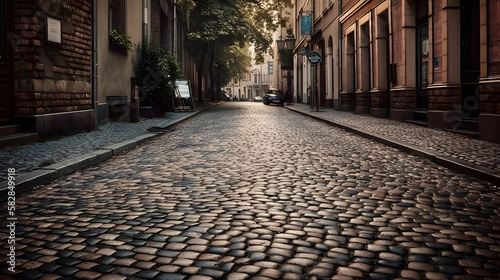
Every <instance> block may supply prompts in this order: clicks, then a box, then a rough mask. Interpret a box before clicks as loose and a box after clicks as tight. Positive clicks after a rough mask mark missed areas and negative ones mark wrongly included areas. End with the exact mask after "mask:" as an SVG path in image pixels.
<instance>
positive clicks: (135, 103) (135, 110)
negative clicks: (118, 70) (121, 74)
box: [130, 77, 139, 122]
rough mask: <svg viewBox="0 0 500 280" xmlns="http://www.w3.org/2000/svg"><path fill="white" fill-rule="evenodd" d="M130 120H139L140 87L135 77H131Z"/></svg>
mask: <svg viewBox="0 0 500 280" xmlns="http://www.w3.org/2000/svg"><path fill="white" fill-rule="evenodd" d="M130 122H139V89H138V88H137V79H136V78H135V77H131V78H130Z"/></svg>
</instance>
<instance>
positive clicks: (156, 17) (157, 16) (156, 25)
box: [150, 0, 163, 43]
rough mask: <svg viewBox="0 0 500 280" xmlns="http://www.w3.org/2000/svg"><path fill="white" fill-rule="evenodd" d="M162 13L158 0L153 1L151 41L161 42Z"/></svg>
mask: <svg viewBox="0 0 500 280" xmlns="http://www.w3.org/2000/svg"><path fill="white" fill-rule="evenodd" d="M161 13H163V11H162V9H161V6H160V2H159V1H158V0H153V1H151V23H150V26H151V41H152V42H156V43H160V42H161Z"/></svg>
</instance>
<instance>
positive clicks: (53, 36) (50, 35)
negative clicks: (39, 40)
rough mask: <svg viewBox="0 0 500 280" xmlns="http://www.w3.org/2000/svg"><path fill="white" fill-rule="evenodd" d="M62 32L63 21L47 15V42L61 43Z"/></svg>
mask: <svg viewBox="0 0 500 280" xmlns="http://www.w3.org/2000/svg"><path fill="white" fill-rule="evenodd" d="M61 34H62V30H61V21H60V20H58V19H56V18H51V17H47V42H49V43H55V44H61V42H62V36H61Z"/></svg>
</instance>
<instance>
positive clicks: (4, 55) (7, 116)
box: [0, 0, 13, 123]
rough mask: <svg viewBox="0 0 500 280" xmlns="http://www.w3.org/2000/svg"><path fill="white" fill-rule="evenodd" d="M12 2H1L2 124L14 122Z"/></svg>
mask: <svg viewBox="0 0 500 280" xmlns="http://www.w3.org/2000/svg"><path fill="white" fill-rule="evenodd" d="M10 9H11V1H8V0H0V38H2V41H1V43H0V122H2V123H5V122H10V121H11V120H12V113H13V112H12V111H13V110H12V107H13V106H12V105H13V104H12V101H13V98H12V96H13V93H12V90H13V87H12V62H11V59H12V55H11V54H12V52H11V46H10V40H9V37H10V31H11V14H12V13H11V10H10Z"/></svg>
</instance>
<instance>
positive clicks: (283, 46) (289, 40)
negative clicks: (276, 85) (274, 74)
mask: <svg viewBox="0 0 500 280" xmlns="http://www.w3.org/2000/svg"><path fill="white" fill-rule="evenodd" d="M276 45H277V46H278V50H279V51H280V60H281V70H287V72H288V74H287V78H286V82H287V89H286V90H287V97H290V98H292V96H291V94H292V93H291V90H290V89H291V87H292V85H291V82H292V81H291V80H292V74H291V72H290V71H292V70H293V49H294V48H295V37H294V36H293V34H292V33H288V34H287V35H286V37H285V39H284V40H283V39H281V36H280V38H279V40H276ZM283 54H286V56H284V57H282V55H283ZM283 64H285V65H286V66H285V67H283V66H284V65H283ZM292 100H293V98H292ZM292 100H288V103H292Z"/></svg>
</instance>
